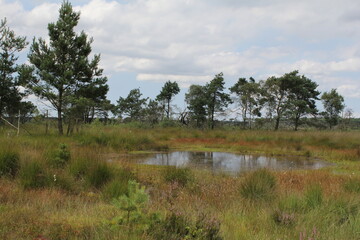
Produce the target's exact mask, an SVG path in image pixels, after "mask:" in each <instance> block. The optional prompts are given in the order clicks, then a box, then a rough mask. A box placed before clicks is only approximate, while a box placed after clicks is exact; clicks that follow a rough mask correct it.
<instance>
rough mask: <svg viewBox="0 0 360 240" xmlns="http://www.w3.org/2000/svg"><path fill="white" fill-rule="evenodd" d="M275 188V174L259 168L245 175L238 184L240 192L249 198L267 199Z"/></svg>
mask: <svg viewBox="0 0 360 240" xmlns="http://www.w3.org/2000/svg"><path fill="white" fill-rule="evenodd" d="M275 188H276V178H275V176H274V175H273V174H272V173H271V172H270V171H268V170H266V169H260V170H256V171H254V172H252V173H250V174H249V175H248V176H246V177H245V179H244V181H243V182H242V184H241V186H240V194H241V196H243V197H244V198H246V199H250V200H269V199H270V198H271V196H273V194H274V192H275Z"/></svg>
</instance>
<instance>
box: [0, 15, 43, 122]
mask: <svg viewBox="0 0 360 240" xmlns="http://www.w3.org/2000/svg"><path fill="white" fill-rule="evenodd" d="M27 44H28V43H27V42H26V38H25V37H20V36H16V34H15V32H14V31H13V30H11V29H10V28H9V27H8V26H7V21H6V19H3V20H1V22H0V116H7V117H10V118H11V117H13V116H15V115H17V114H18V113H19V111H20V113H21V114H22V115H26V114H28V113H32V112H33V111H34V110H35V109H36V108H35V106H34V105H33V104H32V103H31V102H23V101H22V100H23V97H24V96H25V95H26V94H25V93H24V92H21V91H20V85H21V79H22V78H20V77H19V72H20V69H21V67H22V66H21V65H19V64H17V61H18V59H19V56H18V55H17V54H19V53H20V52H21V51H22V50H23V49H24V48H25V47H26V46H27Z"/></svg>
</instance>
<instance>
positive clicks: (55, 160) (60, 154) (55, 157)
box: [49, 144, 70, 168]
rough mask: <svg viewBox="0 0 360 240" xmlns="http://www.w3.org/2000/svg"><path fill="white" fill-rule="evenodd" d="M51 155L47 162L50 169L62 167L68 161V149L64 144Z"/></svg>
mask: <svg viewBox="0 0 360 240" xmlns="http://www.w3.org/2000/svg"><path fill="white" fill-rule="evenodd" d="M51 155H52V156H51V157H50V159H49V161H50V165H51V166H52V167H56V168H61V167H64V166H65V165H66V164H67V163H68V162H69V160H70V151H69V147H68V146H67V145H66V144H60V145H59V148H58V149H57V150H56V151H55V152H54V153H53V154H51Z"/></svg>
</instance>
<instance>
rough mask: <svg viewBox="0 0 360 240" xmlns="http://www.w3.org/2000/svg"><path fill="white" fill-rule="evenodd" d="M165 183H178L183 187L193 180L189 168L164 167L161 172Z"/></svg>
mask: <svg viewBox="0 0 360 240" xmlns="http://www.w3.org/2000/svg"><path fill="white" fill-rule="evenodd" d="M163 178H164V180H165V182H169V183H175V182H176V183H178V184H179V185H181V186H185V185H187V184H188V183H190V182H192V181H193V180H194V176H193V174H192V172H191V170H190V169H189V168H177V167H172V166H171V167H166V168H165V169H164V171H163Z"/></svg>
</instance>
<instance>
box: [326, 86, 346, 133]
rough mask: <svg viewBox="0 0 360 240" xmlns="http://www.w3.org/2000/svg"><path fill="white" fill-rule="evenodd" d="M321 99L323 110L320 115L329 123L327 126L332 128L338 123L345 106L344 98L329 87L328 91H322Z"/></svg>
mask: <svg viewBox="0 0 360 240" xmlns="http://www.w3.org/2000/svg"><path fill="white" fill-rule="evenodd" d="M321 101H322V103H323V105H324V112H322V115H323V116H324V118H325V120H326V122H327V123H328V124H329V127H330V128H332V127H333V126H335V125H336V124H338V121H339V118H340V113H341V111H342V110H344V108H345V104H344V98H343V97H342V96H341V95H340V94H339V93H338V92H337V91H336V89H331V91H330V92H324V93H323V94H322V95H321Z"/></svg>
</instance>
